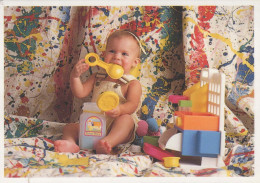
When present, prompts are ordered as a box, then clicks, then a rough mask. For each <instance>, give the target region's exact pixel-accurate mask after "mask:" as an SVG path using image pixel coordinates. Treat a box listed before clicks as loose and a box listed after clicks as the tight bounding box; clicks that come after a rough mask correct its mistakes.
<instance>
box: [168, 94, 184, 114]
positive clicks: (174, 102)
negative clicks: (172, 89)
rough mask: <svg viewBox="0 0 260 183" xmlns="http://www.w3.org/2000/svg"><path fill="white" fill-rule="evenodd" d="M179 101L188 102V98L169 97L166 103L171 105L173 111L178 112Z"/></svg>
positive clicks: (181, 96)
mask: <svg viewBox="0 0 260 183" xmlns="http://www.w3.org/2000/svg"><path fill="white" fill-rule="evenodd" d="M180 100H189V97H188V96H183V95H170V96H169V97H168V102H169V103H170V104H171V106H172V107H173V110H174V111H177V110H178V103H179V101H180Z"/></svg>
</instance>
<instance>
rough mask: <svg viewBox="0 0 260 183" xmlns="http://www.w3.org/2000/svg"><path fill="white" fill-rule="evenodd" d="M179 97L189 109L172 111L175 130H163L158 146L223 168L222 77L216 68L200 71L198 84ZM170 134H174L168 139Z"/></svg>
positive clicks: (223, 78) (223, 93)
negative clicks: (187, 102)
mask: <svg viewBox="0 0 260 183" xmlns="http://www.w3.org/2000/svg"><path fill="white" fill-rule="evenodd" d="M183 94H184V95H186V96H188V97H189V100H191V102H192V108H191V110H190V111H175V112H174V115H175V119H176V121H175V126H174V128H175V129H169V131H168V130H167V131H168V132H167V131H166V132H165V133H164V134H163V135H162V136H161V137H160V139H159V145H160V147H161V148H162V149H170V150H175V151H181V155H182V156H183V157H185V156H194V157H201V164H200V166H203V167H221V166H224V163H223V159H222V158H223V157H224V150H225V131H224V97H225V96H224V95H225V75H224V74H223V73H220V72H219V71H218V70H217V69H203V70H202V71H201V75H200V82H199V83H197V84H196V85H194V86H192V87H191V88H189V89H188V90H186V91H185V92H184V93H183ZM194 106H195V107H194ZM176 129H177V130H176ZM176 131H178V133H176ZM171 132H173V133H174V134H172V136H169V134H170V133H171ZM166 136H168V137H166ZM165 138H167V141H165ZM162 139H164V140H163V141H164V142H162ZM165 142H166V143H165Z"/></svg>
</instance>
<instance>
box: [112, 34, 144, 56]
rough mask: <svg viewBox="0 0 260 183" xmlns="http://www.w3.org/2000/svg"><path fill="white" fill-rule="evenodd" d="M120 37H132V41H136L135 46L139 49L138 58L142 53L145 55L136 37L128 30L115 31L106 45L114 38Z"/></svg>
mask: <svg viewBox="0 0 260 183" xmlns="http://www.w3.org/2000/svg"><path fill="white" fill-rule="evenodd" d="M121 36H128V37H132V38H134V40H136V43H137V45H138V46H139V48H140V51H139V54H138V56H139V57H140V55H141V52H144V53H145V50H144V48H143V47H142V45H141V43H140V39H139V38H138V36H137V35H136V34H135V33H134V32H133V31H131V30H128V29H122V30H117V31H115V32H112V33H111V34H110V35H109V37H108V39H107V43H108V42H109V41H110V40H111V39H112V38H115V37H121Z"/></svg>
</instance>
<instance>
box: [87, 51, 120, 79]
mask: <svg viewBox="0 0 260 183" xmlns="http://www.w3.org/2000/svg"><path fill="white" fill-rule="evenodd" d="M85 62H86V63H87V64H89V65H90V66H96V65H98V66H100V67H103V68H104V69H105V70H106V72H107V74H108V75H109V76H110V77H111V78H113V79H119V78H121V77H122V76H123V75H124V69H123V67H121V66H120V65H117V64H108V63H106V62H103V61H102V60H100V58H99V56H98V55H97V54H96V53H89V54H87V55H86V57H85Z"/></svg>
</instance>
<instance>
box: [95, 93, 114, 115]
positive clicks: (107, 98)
mask: <svg viewBox="0 0 260 183" xmlns="http://www.w3.org/2000/svg"><path fill="white" fill-rule="evenodd" d="M118 104H119V97H118V95H117V94H116V93H115V92H112V91H106V92H104V93H102V94H100V95H99V96H98V99H97V105H98V107H99V109H101V110H102V111H105V112H106V111H109V110H112V109H114V108H116V106H118Z"/></svg>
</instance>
